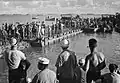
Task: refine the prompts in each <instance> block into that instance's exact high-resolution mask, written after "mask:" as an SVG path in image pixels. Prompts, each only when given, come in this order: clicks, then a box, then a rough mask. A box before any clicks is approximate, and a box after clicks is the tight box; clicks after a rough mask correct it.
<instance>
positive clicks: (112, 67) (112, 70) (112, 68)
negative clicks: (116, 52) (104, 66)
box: [109, 64, 118, 73]
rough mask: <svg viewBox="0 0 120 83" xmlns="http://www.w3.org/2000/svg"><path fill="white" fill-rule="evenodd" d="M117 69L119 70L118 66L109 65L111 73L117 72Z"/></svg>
mask: <svg viewBox="0 0 120 83" xmlns="http://www.w3.org/2000/svg"><path fill="white" fill-rule="evenodd" d="M117 68H118V65H116V64H110V65H109V70H110V72H111V73H113V72H114V70H116V69H117Z"/></svg>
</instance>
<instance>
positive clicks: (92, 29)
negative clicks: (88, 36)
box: [82, 28, 95, 33]
mask: <svg viewBox="0 0 120 83" xmlns="http://www.w3.org/2000/svg"><path fill="white" fill-rule="evenodd" d="M82 30H83V33H95V32H94V28H84V29H82Z"/></svg>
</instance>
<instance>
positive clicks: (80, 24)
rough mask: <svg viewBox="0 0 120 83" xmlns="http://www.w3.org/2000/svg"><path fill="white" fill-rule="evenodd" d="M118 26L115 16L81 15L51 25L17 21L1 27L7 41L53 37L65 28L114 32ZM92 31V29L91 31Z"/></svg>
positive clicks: (0, 31) (2, 34)
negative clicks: (91, 16)
mask: <svg viewBox="0 0 120 83" xmlns="http://www.w3.org/2000/svg"><path fill="white" fill-rule="evenodd" d="M114 27H116V20H115V18H114V17H111V16H108V17H94V18H82V17H80V16H79V15H77V16H76V17H69V19H68V18H62V17H61V19H59V20H56V22H55V23H52V24H51V25H47V24H45V22H44V21H42V22H40V21H38V22H31V23H28V22H27V23H26V24H22V23H19V22H16V23H15V24H8V23H3V24H2V26H1V28H0V41H2V42H3V43H6V41H7V40H8V38H11V37H15V38H16V39H18V40H24V39H31V38H40V39H44V38H45V37H47V38H48V37H53V36H55V35H58V36H59V34H61V33H63V32H64V29H69V30H75V29H81V30H83V31H86V30H87V29H94V30H93V32H109V31H110V32H112V31H113V28H114ZM90 32H91V31H90Z"/></svg>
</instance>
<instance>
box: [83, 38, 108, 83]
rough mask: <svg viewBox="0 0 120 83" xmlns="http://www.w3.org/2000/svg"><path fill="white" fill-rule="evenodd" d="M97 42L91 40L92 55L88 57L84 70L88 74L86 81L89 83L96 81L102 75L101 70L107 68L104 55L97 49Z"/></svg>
mask: <svg viewBox="0 0 120 83" xmlns="http://www.w3.org/2000/svg"><path fill="white" fill-rule="evenodd" d="M96 47H97V40H96V39H94V38H91V39H90V40H89V48H90V54H89V55H87V56H86V59H85V66H84V70H85V71H86V72H87V75H86V80H87V83H91V82H92V81H96V80H97V79H98V78H99V77H100V75H101V70H102V69H103V68H105V66H106V64H105V57H104V55H103V53H101V52H98V51H97V49H96Z"/></svg>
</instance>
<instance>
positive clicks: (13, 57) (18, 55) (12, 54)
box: [4, 50, 26, 70]
mask: <svg viewBox="0 0 120 83" xmlns="http://www.w3.org/2000/svg"><path fill="white" fill-rule="evenodd" d="M4 55H5V60H6V62H7V65H8V67H9V69H10V70H11V69H17V68H18V67H19V64H20V61H21V60H25V59H26V57H25V55H24V53H23V52H21V51H19V50H6V51H5V53H4Z"/></svg>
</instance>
